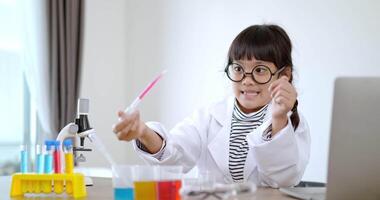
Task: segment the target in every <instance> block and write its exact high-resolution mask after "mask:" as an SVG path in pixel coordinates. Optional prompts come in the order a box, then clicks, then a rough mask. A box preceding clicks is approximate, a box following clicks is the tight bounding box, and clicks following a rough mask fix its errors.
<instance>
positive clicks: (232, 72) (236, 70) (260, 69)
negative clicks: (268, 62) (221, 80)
mask: <svg viewBox="0 0 380 200" xmlns="http://www.w3.org/2000/svg"><path fill="white" fill-rule="evenodd" d="M284 69H285V67H282V68H281V69H279V70H277V71H276V72H274V73H272V71H271V70H270V68H269V67H267V66H265V65H257V66H255V67H254V68H253V69H252V72H251V73H246V72H245V71H244V68H243V67H242V66H241V65H239V64H238V63H231V64H229V65H227V67H226V68H225V70H224V71H225V72H226V74H227V77H228V78H229V79H230V80H231V81H234V82H240V81H242V80H243V79H244V78H245V77H246V76H247V74H250V75H251V76H252V79H253V81H255V82H256V83H258V84H266V83H268V82H270V80H271V79H272V77H273V76H275V75H276V74H278V73H280V72H281V71H283V70H284Z"/></svg>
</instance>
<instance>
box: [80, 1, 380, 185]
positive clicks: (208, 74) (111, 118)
mask: <svg viewBox="0 0 380 200" xmlns="http://www.w3.org/2000/svg"><path fill="white" fill-rule="evenodd" d="M379 9H380V2H379V1H375V0H373V1H343V0H337V1H327V0H324V1H307V2H306V1H301V0H299V1H248V0H247V1H227V0H225V1H216V0H210V1H201V0H194V1H175V0H166V1H149V0H139V1H137V0H135V1H132V0H129V1H122V0H117V1H116V0H114V1H112V2H111V1H101V0H92V1H87V8H86V11H87V14H86V18H87V19H86V34H85V36H86V38H85V49H84V50H85V52H84V73H83V85H82V96H86V97H89V98H91V108H92V110H91V114H92V124H93V126H94V127H95V128H96V129H97V130H98V132H99V135H101V137H102V138H103V139H104V141H105V143H106V145H107V146H108V147H109V148H110V149H111V152H113V153H115V154H116V153H117V152H124V153H123V154H117V155H115V157H117V160H118V161H123V162H141V161H140V160H139V159H138V158H137V157H136V155H135V154H134V153H133V152H130V150H131V148H130V145H129V144H124V143H118V142H115V141H116V140H115V138H114V137H113V136H112V132H111V128H110V127H111V125H112V123H114V122H115V120H116V115H115V113H116V110H117V109H121V108H123V107H125V106H126V105H127V104H129V103H130V102H131V101H132V100H133V98H134V96H135V95H137V94H138V92H139V91H140V90H141V89H142V88H143V87H144V86H145V85H146V84H147V83H148V82H149V81H150V80H151V79H152V78H153V77H154V76H155V75H156V74H158V73H159V72H160V71H161V70H162V69H164V68H165V69H168V73H167V75H166V77H165V78H164V79H163V81H162V82H160V83H159V84H158V86H157V87H156V88H154V90H153V92H152V93H150V94H149V95H148V96H147V98H146V99H145V100H144V102H143V103H142V105H141V107H140V110H141V113H142V117H143V119H144V120H158V121H161V122H163V123H165V124H166V125H167V126H168V128H171V127H172V126H173V125H174V124H175V123H176V122H178V120H179V119H182V118H183V117H185V116H186V115H188V114H190V113H191V112H192V111H193V110H194V109H195V108H197V107H198V106H200V105H203V104H205V103H207V102H210V101H211V100H213V99H216V98H218V97H221V96H223V95H225V94H226V93H229V90H230V88H229V86H228V84H229V82H228V81H227V80H226V78H225V76H224V74H223V73H222V69H223V67H224V64H225V61H226V54H227V50H228V47H229V45H230V43H231V41H232V40H233V38H234V37H235V36H236V35H237V34H238V33H239V32H240V31H241V30H243V29H244V28H246V27H247V26H249V25H252V24H261V23H276V24H279V25H281V26H283V27H284V28H285V29H286V30H287V32H288V34H289V35H290V37H291V39H292V41H293V45H294V51H293V61H294V64H295V67H296V73H297V74H296V80H295V81H296V86H297V88H298V92H299V99H300V110H301V111H302V112H303V114H304V115H305V116H306V118H307V119H308V121H309V125H310V128H311V135H312V152H311V159H310V163H309V166H308V168H307V171H306V173H305V176H304V179H305V180H316V181H325V180H326V169H327V168H326V166H327V151H328V140H329V129H330V118H331V103H332V86H333V80H334V78H335V77H336V76H341V75H347V76H359V75H370V76H379V75H380V67H379V66H380V60H379V59H378V58H379V56H380V55H379V51H378V50H377V47H379V46H380V38H379V37H378V35H380V26H379V25H380V24H379V21H378V19H379V18H380V13H379V12H377V11H378V10H379ZM91 157H93V158H94V160H90V161H89V163H88V164H89V165H104V162H103V163H102V162H100V161H97V160H95V158H96V157H95V156H94V155H91Z"/></svg>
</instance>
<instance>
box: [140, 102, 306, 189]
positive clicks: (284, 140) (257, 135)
mask: <svg viewBox="0 0 380 200" xmlns="http://www.w3.org/2000/svg"><path fill="white" fill-rule="evenodd" d="M234 100H235V99H234V97H229V98H226V99H224V100H222V101H219V102H217V103H215V104H213V105H211V106H209V107H207V108H204V109H200V110H198V111H196V112H195V113H194V114H193V116H192V117H189V118H186V119H185V120H183V121H182V122H180V123H179V124H177V125H176V126H175V127H174V128H173V129H172V130H171V131H170V132H168V131H166V129H165V128H164V126H163V125H162V124H160V123H158V122H148V123H147V125H148V126H149V127H150V128H151V129H153V130H154V131H155V132H157V133H158V134H160V135H161V137H162V138H163V139H164V140H165V141H166V145H165V147H164V148H162V149H161V150H160V152H159V153H158V154H155V155H152V154H149V153H146V152H144V151H142V150H141V149H139V148H138V147H137V145H136V144H135V142H133V144H134V149H135V150H136V151H137V152H138V154H139V155H140V157H142V158H143V159H144V160H145V161H147V162H148V163H150V164H161V165H182V166H183V167H184V172H187V171H189V170H190V169H192V168H193V167H194V166H197V167H198V168H199V171H201V172H202V171H203V170H211V171H212V173H213V176H214V177H215V178H216V181H218V182H221V183H231V182H233V181H232V177H231V174H230V171H229V168H228V163H229V136H230V131H231V120H232V112H233V107H234ZM267 112H268V113H267V114H266V117H265V119H264V123H263V124H262V125H261V126H259V127H258V128H257V129H255V130H254V131H252V132H251V133H249V134H248V135H247V141H248V145H249V151H248V155H247V159H246V163H245V166H244V181H253V182H254V183H256V184H257V185H260V186H271V187H274V188H277V187H285V186H294V185H296V184H298V183H299V181H300V180H301V178H302V175H303V173H304V171H305V168H306V165H307V163H308V160H309V154H310V134H309V127H308V125H307V122H306V120H305V118H304V117H303V116H302V115H301V114H300V123H299V126H298V128H297V130H296V131H294V128H293V126H292V124H291V122H290V118H288V124H287V126H286V127H285V128H283V129H282V130H281V131H280V132H278V133H277V134H276V135H275V136H274V137H273V138H272V140H270V141H264V140H263V139H262V133H263V131H264V130H265V129H266V128H267V127H268V126H269V125H270V124H271V117H272V116H271V115H272V114H271V105H269V107H268V111H267ZM290 114H291V113H288V116H290ZM157 155H159V156H160V159H157Z"/></svg>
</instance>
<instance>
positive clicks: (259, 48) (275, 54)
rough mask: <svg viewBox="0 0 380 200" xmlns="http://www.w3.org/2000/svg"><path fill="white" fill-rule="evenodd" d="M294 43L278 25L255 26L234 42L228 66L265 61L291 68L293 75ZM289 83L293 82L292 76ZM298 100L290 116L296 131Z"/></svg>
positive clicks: (243, 32) (241, 34) (278, 66)
mask: <svg viewBox="0 0 380 200" xmlns="http://www.w3.org/2000/svg"><path fill="white" fill-rule="evenodd" d="M291 53H292V43H291V41H290V38H289V36H288V34H286V32H285V30H284V29H283V28H281V27H280V26H278V25H273V24H263V25H253V26H250V27H248V28H246V29H244V30H243V31H242V32H240V33H239V34H238V35H237V36H236V38H235V39H234V40H233V41H232V44H231V46H230V49H229V51H228V61H227V66H228V65H229V64H231V63H232V62H233V61H234V60H251V59H252V58H255V59H257V60H263V61H267V62H272V63H274V64H275V66H276V67H277V69H281V68H283V67H289V68H290V69H291V72H292V73H293V62H292V55H291ZM289 82H291V83H292V82H293V75H291V77H290V80H289ZM297 106H298V100H296V102H295V104H294V106H293V108H292V112H293V113H292V115H291V116H290V119H291V122H292V125H293V127H294V130H295V129H297V127H298V125H299V122H300V118H299V115H298V111H297Z"/></svg>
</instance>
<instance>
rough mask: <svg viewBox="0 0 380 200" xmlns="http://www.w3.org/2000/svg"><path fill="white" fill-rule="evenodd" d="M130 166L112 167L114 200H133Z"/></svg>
mask: <svg viewBox="0 0 380 200" xmlns="http://www.w3.org/2000/svg"><path fill="white" fill-rule="evenodd" d="M132 168H133V166H131V165H113V166H112V185H113V191H114V192H113V194H114V199H115V200H133V199H134V194H133V179H132Z"/></svg>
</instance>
